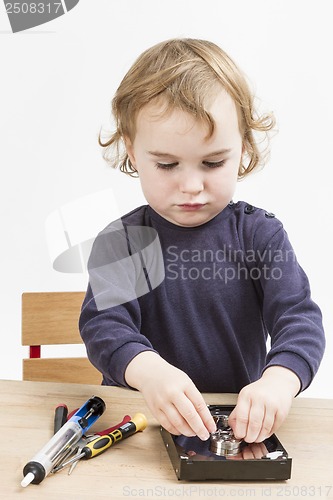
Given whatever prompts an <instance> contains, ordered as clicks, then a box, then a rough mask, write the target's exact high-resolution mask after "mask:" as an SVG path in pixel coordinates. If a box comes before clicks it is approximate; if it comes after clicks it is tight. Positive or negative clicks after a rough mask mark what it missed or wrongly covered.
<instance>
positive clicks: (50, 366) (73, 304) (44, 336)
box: [22, 292, 102, 384]
mask: <svg viewBox="0 0 333 500" xmlns="http://www.w3.org/2000/svg"><path fill="white" fill-rule="evenodd" d="M83 299H84V292H38V293H23V294H22V345H24V346H29V347H30V353H29V354H30V357H29V358H28V359H24V360H23V380H35V381H45V382H72V383H80V384H100V383H101V380H102V376H101V374H100V373H99V372H98V370H96V368H95V367H94V366H93V365H92V364H91V363H90V362H89V360H88V358H87V357H84V358H83V357H81V358H78V357H77V358H76V357H72V358H69V357H68V358H66V357H64V358H43V357H41V347H42V346H43V345H55V344H63V345H65V344H82V343H83V342H82V339H81V336H80V333H79V329H78V320H79V315H80V310H81V305H82V302H83Z"/></svg>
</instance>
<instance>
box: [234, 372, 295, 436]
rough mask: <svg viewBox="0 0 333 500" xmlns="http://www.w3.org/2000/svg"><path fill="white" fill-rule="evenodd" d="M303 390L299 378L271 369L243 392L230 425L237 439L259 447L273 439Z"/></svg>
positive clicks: (290, 373) (289, 373) (293, 374)
mask: <svg viewBox="0 0 333 500" xmlns="http://www.w3.org/2000/svg"><path fill="white" fill-rule="evenodd" d="M299 390H300V381H299V378H298V377H297V375H296V374H295V373H294V372H292V371H291V370H288V369H287V368H284V367H282V366H271V367H269V368H267V369H266V370H265V372H264V373H263V375H262V377H261V378H260V379H259V380H257V381H256V382H253V383H252V384H249V385H247V386H245V387H243V389H242V390H241V391H240V393H239V395H238V400H237V405H236V407H235V408H234V410H233V411H232V412H231V414H230V416H229V425H230V427H231V428H232V430H233V432H234V434H235V437H236V438H237V439H244V441H246V442H247V443H260V442H261V441H263V440H264V439H266V438H268V437H269V436H271V435H272V434H273V433H274V432H275V431H276V430H277V429H278V428H279V427H280V425H281V424H282V423H283V421H284V420H285V418H286V417H287V415H288V413H289V410H290V407H291V404H292V401H293V398H294V397H295V396H296V394H297V393H298V392H299Z"/></svg>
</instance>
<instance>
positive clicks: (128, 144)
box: [124, 137, 135, 167]
mask: <svg viewBox="0 0 333 500" xmlns="http://www.w3.org/2000/svg"><path fill="white" fill-rule="evenodd" d="M124 143H125V148H126V152H127V154H128V157H129V159H130V162H131V164H132V165H133V167H135V156H134V148H133V144H132V141H131V140H130V139H129V137H124Z"/></svg>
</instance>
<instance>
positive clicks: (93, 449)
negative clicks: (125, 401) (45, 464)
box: [53, 413, 148, 472]
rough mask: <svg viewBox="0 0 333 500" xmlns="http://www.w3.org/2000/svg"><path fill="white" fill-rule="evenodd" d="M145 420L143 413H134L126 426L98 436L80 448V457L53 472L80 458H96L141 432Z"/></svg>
mask: <svg viewBox="0 0 333 500" xmlns="http://www.w3.org/2000/svg"><path fill="white" fill-rule="evenodd" d="M147 423H148V422H147V418H146V417H145V415H144V414H143V413H136V414H135V415H134V417H133V418H132V420H130V421H129V422H127V423H126V424H123V425H121V426H120V427H118V428H117V429H115V430H114V431H112V432H110V434H106V435H104V436H98V437H97V438H96V439H93V440H92V441H90V442H89V443H87V444H86V446H84V447H83V448H82V451H81V453H80V455H78V456H75V457H73V458H71V459H70V460H68V461H67V462H65V463H63V464H61V465H59V466H58V467H55V468H54V469H53V472H58V471H59V470H61V469H63V468H64V467H66V465H69V464H72V463H73V462H76V461H77V460H80V459H81V458H83V459H85V460H88V459H89V458H93V457H96V456H97V455H100V454H101V453H103V452H104V451H106V450H107V449H108V448H110V446H112V445H113V444H114V443H117V442H118V441H121V440H122V439H125V438H128V437H130V436H132V435H133V434H135V433H136V432H138V431H143V430H144V429H145V428H146V427H147Z"/></svg>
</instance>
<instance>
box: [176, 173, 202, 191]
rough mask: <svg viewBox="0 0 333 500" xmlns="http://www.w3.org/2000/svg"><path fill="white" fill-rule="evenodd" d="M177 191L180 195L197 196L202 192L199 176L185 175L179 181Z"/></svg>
mask: <svg viewBox="0 0 333 500" xmlns="http://www.w3.org/2000/svg"><path fill="white" fill-rule="evenodd" d="M179 189H180V191H181V192H182V193H188V194H197V193H200V192H201V191H203V189H204V183H203V179H202V177H201V175H196V174H194V173H187V174H185V175H182V176H181V178H180V179H179Z"/></svg>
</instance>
